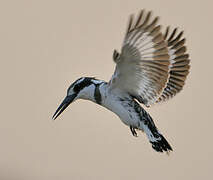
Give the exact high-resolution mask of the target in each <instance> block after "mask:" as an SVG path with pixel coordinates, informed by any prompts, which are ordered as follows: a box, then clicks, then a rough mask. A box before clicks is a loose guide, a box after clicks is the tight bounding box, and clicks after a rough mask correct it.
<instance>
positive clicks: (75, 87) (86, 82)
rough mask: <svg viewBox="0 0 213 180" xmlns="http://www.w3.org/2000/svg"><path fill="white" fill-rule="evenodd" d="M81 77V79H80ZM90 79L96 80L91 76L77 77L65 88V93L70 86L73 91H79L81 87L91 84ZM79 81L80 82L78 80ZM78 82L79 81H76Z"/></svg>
mask: <svg viewBox="0 0 213 180" xmlns="http://www.w3.org/2000/svg"><path fill="white" fill-rule="evenodd" d="M82 79H83V80H82ZM92 80H96V79H95V78H93V77H85V78H80V79H77V80H76V81H75V82H74V83H73V84H72V85H71V86H70V87H69V88H68V90H67V93H68V92H69V91H70V89H71V88H73V91H74V92H75V93H77V94H78V93H79V92H80V91H81V90H82V89H83V88H85V87H88V86H90V85H91V84H93V82H92ZM79 81H80V82H79ZM78 82H79V83H78Z"/></svg>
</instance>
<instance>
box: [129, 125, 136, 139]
mask: <svg viewBox="0 0 213 180" xmlns="http://www.w3.org/2000/svg"><path fill="white" fill-rule="evenodd" d="M130 130H131V132H132V135H133V136H134V137H138V134H137V132H136V131H135V128H133V127H132V126H130Z"/></svg>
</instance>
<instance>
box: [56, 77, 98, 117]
mask: <svg viewBox="0 0 213 180" xmlns="http://www.w3.org/2000/svg"><path fill="white" fill-rule="evenodd" d="M94 81H95V78H90V77H82V78H79V79H77V80H76V81H75V82H74V83H72V84H71V85H70V86H69V88H68V89H67V95H66V97H65V98H64V100H63V101H62V103H61V105H60V106H59V107H58V109H57V110H56V112H55V114H54V115H53V117H52V118H53V119H54V120H55V119H56V118H57V117H58V116H59V115H60V114H61V113H62V112H63V111H64V110H65V109H66V108H67V107H68V106H69V105H70V104H71V103H72V102H74V101H75V100H77V99H81V98H82V99H85V97H86V96H88V94H87V93H88V89H87V88H88V87H89V86H90V85H91V84H94Z"/></svg>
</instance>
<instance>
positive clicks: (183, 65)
mask: <svg viewBox="0 0 213 180" xmlns="http://www.w3.org/2000/svg"><path fill="white" fill-rule="evenodd" d="M176 32H177V28H175V29H174V30H173V31H172V33H171V35H170V36H169V38H168V34H169V27H167V29H166V32H165V35H164V39H165V40H166V39H168V40H167V43H168V47H169V55H170V65H169V68H170V71H169V80H168V82H167V84H166V87H165V88H164V90H163V92H162V95H161V96H160V98H159V99H158V101H157V102H159V101H164V100H168V99H169V98H171V97H173V96H175V95H176V94H177V93H178V92H180V91H181V90H182V88H183V86H184V84H185V80H186V77H187V75H188V74H189V68H190V65H189V63H190V60H189V55H188V54H185V53H186V46H184V44H185V41H186V40H185V38H183V39H181V38H182V36H183V31H181V32H180V33H178V35H177V36H176V37H175V34H176Z"/></svg>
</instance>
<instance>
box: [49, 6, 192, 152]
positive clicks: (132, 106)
mask: <svg viewBox="0 0 213 180" xmlns="http://www.w3.org/2000/svg"><path fill="white" fill-rule="evenodd" d="M151 14H152V13H151V11H148V12H146V11H145V10H141V11H140V12H139V14H138V16H137V17H136V18H135V17H134V15H131V16H130V19H129V22H128V26H127V31H126V34H125V37H124V41H123V44H122V47H121V52H120V53H119V52H118V51H117V50H114V53H113V60H114V62H115V64H116V67H115V71H114V74H113V75H112V78H111V79H110V81H109V82H105V81H102V80H98V79H96V78H93V77H81V78H79V79H77V80H76V81H75V82H74V83H72V84H71V85H70V86H69V88H68V90H67V95H66V97H65V99H64V100H63V102H62V103H61V105H60V106H59V107H58V109H57V110H56V112H55V114H54V115H53V119H54V120H55V119H56V118H57V117H58V116H59V115H60V114H61V113H62V112H63V111H64V110H65V109H66V108H67V107H68V106H69V105H70V104H71V103H72V102H73V101H75V100H77V99H85V100H90V101H92V102H94V103H97V104H99V105H101V106H103V107H105V108H107V109H109V110H110V111H112V112H114V113H115V114H116V115H117V116H118V117H119V118H120V119H121V121H122V122H123V123H124V124H126V125H127V126H129V128H130V130H131V133H132V135H133V136H135V137H137V132H136V131H137V130H140V131H142V132H145V134H146V135H147V137H148V139H149V142H150V143H151V144H152V148H153V149H154V150H156V151H157V152H166V153H168V152H169V151H172V147H171V146H170V144H169V143H168V142H167V140H166V139H165V138H164V136H163V135H162V134H161V133H160V131H159V130H158V129H157V127H156V126H155V124H154V121H153V119H152V117H151V116H150V115H149V114H148V113H147V112H146V111H145V110H144V108H143V107H142V106H141V105H140V103H141V104H143V105H145V106H146V107H150V106H151V105H153V104H156V103H159V102H163V101H166V100H168V99H170V98H172V97H173V96H175V95H176V94H177V93H178V92H180V91H181V90H182V88H183V86H184V82H185V80H186V77H187V75H188V73H189V68H190V65H189V62H190V60H189V55H188V54H187V53H186V47H185V38H183V37H182V36H183V31H181V32H178V30H177V28H175V29H172V30H170V28H169V27H167V28H166V30H165V32H162V31H161V26H160V25H158V20H159V17H153V18H152V17H151Z"/></svg>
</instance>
